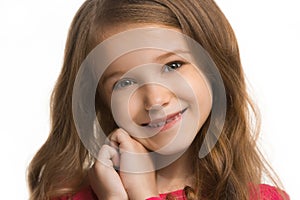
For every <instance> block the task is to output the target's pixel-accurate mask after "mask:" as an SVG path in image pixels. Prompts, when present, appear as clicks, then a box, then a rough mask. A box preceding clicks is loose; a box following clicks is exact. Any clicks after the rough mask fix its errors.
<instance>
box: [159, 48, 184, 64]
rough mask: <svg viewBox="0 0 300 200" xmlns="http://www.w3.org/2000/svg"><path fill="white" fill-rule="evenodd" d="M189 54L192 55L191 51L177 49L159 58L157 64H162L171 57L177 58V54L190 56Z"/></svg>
mask: <svg viewBox="0 0 300 200" xmlns="http://www.w3.org/2000/svg"><path fill="white" fill-rule="evenodd" d="M189 53H190V51H189V50H182V49H176V50H173V51H170V52H167V53H164V54H162V55H160V56H158V57H157V58H156V59H155V60H156V61H157V62H161V61H163V60H165V59H166V58H168V57H171V56H176V55H177V54H189Z"/></svg>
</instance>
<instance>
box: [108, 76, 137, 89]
mask: <svg viewBox="0 0 300 200" xmlns="http://www.w3.org/2000/svg"><path fill="white" fill-rule="evenodd" d="M135 83H136V81H134V80H132V79H121V80H119V81H118V82H116V83H115V84H114V86H113V89H114V90H118V89H122V88H125V87H128V86H131V85H133V84H135Z"/></svg>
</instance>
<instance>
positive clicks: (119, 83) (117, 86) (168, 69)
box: [113, 60, 186, 90]
mask: <svg viewBox="0 0 300 200" xmlns="http://www.w3.org/2000/svg"><path fill="white" fill-rule="evenodd" d="M174 64H176V65H177V66H175V68H172V67H170V66H171V65H173V66H174ZM184 64H186V63H185V62H183V61H179V60H176V61H172V62H169V63H167V64H165V65H164V66H163V68H162V72H172V71H175V70H176V69H178V68H180V67H182V66H183V65H184ZM178 65H180V66H178ZM129 81H130V82H129ZM125 82H127V83H128V84H126V85H124V84H123V83H125ZM136 83H137V82H136V81H135V80H133V79H130V78H125V79H121V80H119V81H117V82H116V83H115V84H114V85H113V90H118V89H122V88H124V87H127V86H130V85H133V84H136ZM122 84H123V85H122Z"/></svg>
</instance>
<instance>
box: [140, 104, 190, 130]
mask: <svg viewBox="0 0 300 200" xmlns="http://www.w3.org/2000/svg"><path fill="white" fill-rule="evenodd" d="M186 110H187V108H185V109H183V110H182V111H179V112H176V113H173V114H170V115H168V116H167V117H166V118H161V119H155V120H153V121H151V122H149V123H144V124H142V126H144V127H148V128H161V127H162V129H161V131H162V130H166V129H168V128H170V127H171V126H173V125H174V124H175V123H176V122H177V121H179V120H180V119H181V117H182V114H183V113H184V112H185V111H186Z"/></svg>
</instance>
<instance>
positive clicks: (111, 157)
mask: <svg viewBox="0 0 300 200" xmlns="http://www.w3.org/2000/svg"><path fill="white" fill-rule="evenodd" d="M97 160H98V161H99V162H100V163H101V164H103V165H105V166H107V167H114V166H117V167H118V166H119V153H118V151H117V150H116V149H115V148H113V147H111V146H109V145H103V146H102V147H101V149H100V151H99V154H98V157H97ZM96 164H97V162H96Z"/></svg>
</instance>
